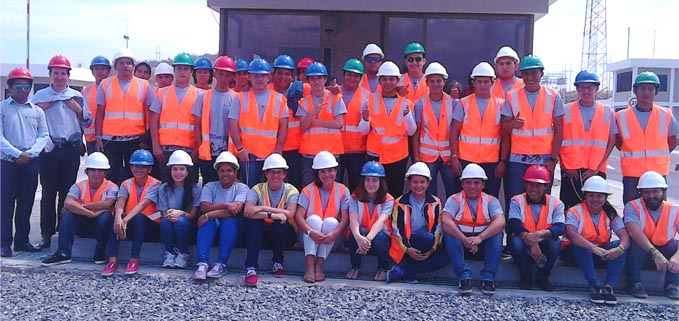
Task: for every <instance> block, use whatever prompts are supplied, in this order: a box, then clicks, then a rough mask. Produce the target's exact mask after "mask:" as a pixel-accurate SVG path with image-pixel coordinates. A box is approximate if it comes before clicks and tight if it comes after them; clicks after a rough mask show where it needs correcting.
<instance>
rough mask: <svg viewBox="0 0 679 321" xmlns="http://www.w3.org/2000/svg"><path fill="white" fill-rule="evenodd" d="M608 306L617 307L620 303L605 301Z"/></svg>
mask: <svg viewBox="0 0 679 321" xmlns="http://www.w3.org/2000/svg"><path fill="white" fill-rule="evenodd" d="M604 303H605V304H606V305H617V304H618V301H604Z"/></svg>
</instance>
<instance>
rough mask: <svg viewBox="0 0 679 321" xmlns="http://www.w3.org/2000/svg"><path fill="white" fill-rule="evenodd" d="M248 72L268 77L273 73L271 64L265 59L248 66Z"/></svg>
mask: <svg viewBox="0 0 679 321" xmlns="http://www.w3.org/2000/svg"><path fill="white" fill-rule="evenodd" d="M248 72H249V73H251V74H256V75H268V74H270V73H271V64H269V62H268V61H266V59H263V58H257V59H254V60H252V61H251V62H250V65H249V66H248Z"/></svg>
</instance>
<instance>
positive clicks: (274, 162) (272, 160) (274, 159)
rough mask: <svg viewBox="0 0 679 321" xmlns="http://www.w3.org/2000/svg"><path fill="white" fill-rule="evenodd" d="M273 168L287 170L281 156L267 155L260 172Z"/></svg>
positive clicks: (286, 163) (286, 164)
mask: <svg viewBox="0 0 679 321" xmlns="http://www.w3.org/2000/svg"><path fill="white" fill-rule="evenodd" d="M274 168H282V169H288V168H289V167H288V162H286V161H285V158H283V156H281V154H278V153H273V154H271V155H269V157H267V158H266V159H265V160H264V166H263V167H262V170H263V171H265V170H267V169H274Z"/></svg>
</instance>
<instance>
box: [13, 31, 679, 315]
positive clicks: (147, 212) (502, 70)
mask: <svg viewBox="0 0 679 321" xmlns="http://www.w3.org/2000/svg"><path fill="white" fill-rule="evenodd" d="M403 57H404V58H403V64H404V65H405V69H406V70H405V73H401V70H400V69H399V67H398V66H397V64H396V63H395V62H393V61H385V55H384V53H383V52H382V49H381V48H380V47H379V46H378V45H377V44H374V43H371V44H368V45H366V47H365V48H364V50H363V53H362V55H361V59H357V58H351V59H348V60H347V61H346V63H345V64H344V66H343V78H342V79H343V80H342V82H343V83H342V84H341V85H340V84H337V82H336V81H332V82H329V81H328V76H329V75H328V70H327V68H326V67H325V66H324V65H323V64H322V63H320V62H316V61H314V60H313V59H311V58H302V59H300V61H299V62H298V63H297V64H295V62H294V60H293V58H292V57H290V56H287V55H280V56H278V57H276V59H275V60H274V61H273V66H272V65H271V64H270V63H269V62H268V61H267V60H266V59H263V58H256V59H253V60H252V61H250V62H248V61H246V60H244V59H236V60H234V59H233V58H232V57H229V56H220V57H218V58H217V59H216V60H215V61H214V63H212V62H211V61H210V60H208V59H205V58H200V59H198V60H195V61H194V59H193V57H192V56H191V55H189V54H187V53H180V54H178V55H177V56H176V57H175V58H174V60H173V61H172V65H169V64H167V63H161V64H159V65H158V66H156V67H155V70H153V75H154V76H155V82H156V84H157V87H154V86H152V85H150V84H149V82H148V81H147V78H149V79H150V75H151V71H152V70H151V68H150V67H149V66H148V65H147V64H144V63H138V64H136V65H135V58H134V56H133V54H132V52H130V51H129V50H128V49H122V50H121V51H119V52H117V53H116V54H115V55H114V59H113V64H111V63H110V62H109V60H108V59H107V58H105V57H103V56H97V57H95V58H94V59H92V63H91V65H90V69H91V70H92V74H93V75H94V77H95V80H96V81H95V83H94V84H93V85H91V86H88V87H85V88H84V89H83V91H82V93H80V92H78V91H75V90H73V89H72V88H70V87H69V86H68V77H69V75H70V70H71V65H70V62H69V61H68V59H67V58H66V57H64V56H62V55H57V56H55V57H53V58H52V59H51V60H50V62H49V64H48V69H49V72H50V79H51V85H50V86H49V87H47V88H45V89H42V90H39V91H38V92H36V93H35V95H34V96H33V97H32V98H31V99H30V101H29V99H28V96H29V92H30V90H31V88H32V77H31V74H30V72H29V71H28V70H26V69H24V68H16V69H14V70H12V71H10V73H9V75H8V85H9V92H10V97H9V98H8V99H6V100H5V101H3V103H2V109H1V111H2V137H1V140H2V141H1V142H2V169H1V170H2V247H1V249H2V253H1V254H2V256H3V257H7V256H11V255H12V249H11V246H12V244H13V245H14V247H13V248H14V251H30V252H33V251H40V250H41V249H43V248H50V246H51V238H52V235H54V234H55V232H56V231H57V224H56V223H57V217H59V219H58V221H59V224H58V232H59V237H58V239H59V245H58V248H57V251H56V252H55V253H54V254H53V255H52V256H50V257H48V258H47V259H45V260H44V261H43V262H42V263H43V265H46V266H49V265H54V264H61V263H66V262H69V261H70V260H71V248H72V244H73V239H74V235H75V234H76V232H77V234H79V235H84V236H89V237H92V238H95V239H96V241H97V242H96V246H95V253H94V256H93V260H94V262H95V263H101V264H106V266H105V268H104V270H103V272H102V274H103V275H104V276H110V275H112V274H114V273H115V272H116V271H117V268H118V260H117V256H118V246H119V243H120V241H121V240H130V241H132V253H131V256H130V257H131V259H130V260H129V262H128V263H127V266H126V268H125V273H126V274H134V273H136V272H137V270H138V268H139V255H140V251H141V247H142V244H143V242H144V241H145V240H154V239H159V238H160V239H162V241H163V243H164V245H165V255H164V261H163V263H162V266H163V267H168V268H174V267H176V268H186V267H188V266H189V264H190V262H191V258H190V257H189V255H188V246H189V243H190V242H192V241H193V240H195V242H196V253H197V255H196V258H195V262H196V271H195V274H194V277H195V278H196V279H205V278H207V277H211V278H218V277H221V276H223V275H224V274H225V273H226V264H227V262H228V260H229V256H230V253H231V251H232V249H233V248H234V247H236V246H242V247H245V248H247V255H246V258H245V262H244V265H245V268H246V274H245V283H246V284H248V285H252V286H254V285H256V284H257V282H258V278H257V271H258V269H259V264H258V256H259V251H260V249H261V248H262V247H263V246H270V247H271V248H272V252H273V259H272V261H273V262H272V263H273V270H272V273H273V275H274V276H283V275H285V268H284V255H283V254H284V252H285V251H286V250H289V249H290V248H291V247H292V246H293V245H294V244H295V243H297V242H298V243H299V244H300V245H302V246H303V247H304V252H305V257H306V272H305V274H304V277H303V279H304V281H305V282H309V283H313V282H321V281H323V280H324V279H325V273H324V268H323V266H324V263H325V260H326V259H327V257H328V255H329V254H330V253H331V252H332V250H333V249H334V248H336V247H340V246H342V244H343V243H344V242H343V241H344V240H346V241H347V245H348V248H349V253H350V256H351V269H350V271H348V272H347V274H346V277H347V278H349V279H356V278H358V277H359V274H360V270H361V258H362V256H364V255H366V254H368V253H371V254H374V255H376V256H377V259H378V270H377V271H375V275H374V277H373V278H374V280H377V281H386V282H394V281H404V282H416V281H417V275H418V274H421V273H425V272H429V271H433V270H437V269H441V268H443V267H445V266H446V265H447V264H448V263H451V265H452V267H453V270H454V272H455V274H456V275H457V277H458V280H459V292H460V293H461V294H463V295H467V294H470V293H472V273H471V270H470V269H469V267H468V265H467V263H466V262H465V259H467V258H470V257H476V258H478V259H482V260H483V261H484V267H483V269H482V270H481V272H480V275H481V279H482V280H481V281H482V282H481V290H482V292H483V293H486V294H490V295H492V294H494V293H495V274H496V271H497V267H498V265H499V261H500V256H501V252H502V251H503V243H506V244H507V246H506V248H507V249H509V251H510V252H511V255H512V256H513V258H514V261H515V263H516V264H517V265H518V267H519V270H520V277H521V281H520V286H521V288H523V289H530V288H531V287H532V286H533V283H535V284H536V285H537V286H539V287H540V288H541V289H543V290H547V291H550V290H552V289H553V286H552V285H551V283H550V281H549V277H550V271H551V269H552V267H553V266H554V263H555V262H556V260H557V259H558V258H559V257H560V256H561V257H562V258H563V259H564V261H565V262H566V263H570V264H573V265H576V266H577V267H579V268H580V269H581V270H582V271H583V275H584V276H585V278H586V280H587V282H588V284H589V285H590V287H591V291H592V293H591V296H592V301H593V302H596V303H607V304H615V302H616V299H615V296H614V294H613V287H614V286H615V285H616V283H617V279H618V277H619V275H620V274H621V273H622V271H623V270H625V272H626V282H627V285H628V290H629V291H630V293H631V294H632V295H635V296H639V297H644V296H646V291H645V290H644V287H643V285H642V284H641V282H640V274H639V269H640V268H642V267H644V266H646V265H649V264H652V263H655V267H656V268H657V269H658V270H659V271H665V272H666V276H665V284H664V289H665V293H666V295H667V296H668V297H671V298H673V299H679V290H678V289H677V285H678V284H679V274H678V273H679V252H678V251H677V245H678V244H679V234H677V231H678V229H679V214H678V213H677V211H678V209H679V205H677V204H671V203H668V202H667V201H665V199H666V198H667V197H666V193H667V187H668V186H667V183H666V176H667V175H668V174H669V167H670V152H671V151H672V150H673V149H674V148H675V146H676V144H677V140H676V138H677V134H678V133H679V124H678V123H677V121H676V119H675V118H674V117H673V116H672V113H671V111H669V110H668V109H667V108H664V107H661V106H658V105H655V104H654V97H655V95H656V94H657V91H658V88H659V85H660V80H659V78H658V76H657V75H655V74H654V73H652V72H642V73H640V74H639V75H638V76H637V78H636V79H635V81H634V86H633V88H634V93H635V95H636V96H637V104H636V106H634V107H630V108H627V109H624V110H621V111H619V112H614V111H613V109H612V108H610V107H608V106H605V105H603V104H601V103H600V102H597V101H596V99H595V97H596V92H597V90H598V89H599V85H600V82H599V79H598V78H597V76H596V74H593V73H591V72H588V71H582V72H580V73H579V74H578V75H577V76H576V79H575V87H576V89H577V92H578V100H577V101H574V102H572V103H569V104H564V103H563V102H562V100H561V97H560V95H559V94H558V92H556V91H555V90H553V89H550V88H548V87H546V86H543V85H541V84H540V80H541V78H542V76H543V75H544V65H543V63H542V61H541V59H540V58H538V57H536V56H532V55H528V56H525V57H523V59H519V56H518V54H517V53H516V52H515V51H514V50H513V49H512V48H510V47H502V48H500V50H499V51H498V53H497V55H496V57H495V59H494V61H493V63H494V66H493V65H491V64H490V63H488V62H480V63H479V64H478V65H476V66H475V67H474V68H473V70H472V73H471V75H470V79H471V84H472V87H473V93H471V94H470V95H468V96H465V97H463V98H461V99H460V98H458V97H454V96H451V95H449V94H448V93H446V92H445V91H444V86H445V84H446V81H447V80H448V76H449V75H448V73H447V70H446V68H445V67H444V66H443V65H442V64H441V63H439V62H431V63H429V64H428V65H427V57H426V52H425V48H424V46H423V45H422V44H420V43H416V42H413V43H410V44H408V45H407V46H406V48H405V50H404V53H403ZM425 66H426V68H425ZM112 69H115V71H116V74H115V75H113V76H111V71H112ZM517 72H518V73H519V74H520V76H521V78H518V77H516V74H517ZM496 75H497V76H496ZM295 76H296V77H297V79H295ZM192 78H193V84H192ZM83 136H84V142H83ZM616 146H617V148H618V149H619V150H620V151H621V168H622V174H623V185H624V196H623V198H624V199H623V201H624V203H625V210H624V213H623V215H618V214H617V213H616V211H615V209H614V208H613V207H612V206H611V205H610V204H609V203H608V202H607V197H608V195H610V191H609V189H608V185H607V183H606V181H605V177H606V169H607V160H608V157H609V155H610V153H611V151H612V149H613V148H614V147H616ZM85 152H87V153H88V154H89V155H88V157H87V159H86V161H85V172H86V174H87V179H86V180H84V181H81V182H77V183H76V182H75V180H76V176H77V171H78V168H79V164H80V155H84V153H85ZM558 163H560V165H559V166H560V167H561V175H562V187H561V192H560V195H559V197H558V198H557V197H555V196H552V195H550V191H551V183H552V182H553V180H554V170H555V168H556V166H557V164H558ZM409 164H410V166H409ZM345 174H346V177H347V180H346V182H347V184H346V185H345V184H343V182H344V181H345V180H344V177H345ZM439 175H440V177H441V179H442V182H443V186H444V190H445V191H442V193H445V197H441V198H440V197H439V195H441V194H440V193H439V191H438V190H437V181H438V177H439ZM38 176H39V177H40V182H41V184H42V189H43V190H42V200H41V206H40V207H41V224H40V225H41V234H42V236H43V237H42V240H41V242H40V243H39V244H37V245H35V246H34V245H32V244H30V243H29V240H28V234H29V231H30V223H29V217H30V212H31V207H32V204H33V199H34V195H35V191H36V186H37V180H38ZM156 178H158V179H159V180H158V179H156ZM199 178H202V186H199V185H198V182H199V181H200V180H199ZM406 185H407V189H406V188H405V187H406ZM502 186H504V195H505V202H504V204H502V203H501V202H500V201H499V200H498V197H499V194H500V188H501V187H502ZM406 191H407V192H406ZM404 192H405V193H404ZM57 194H58V195H57ZM441 199H445V202H442V201H441ZM15 205H16V207H15ZM57 213H59V216H57ZM140 214H141V215H140ZM13 220H14V222H15V223H16V229H15V232H14V233H12V231H13ZM128 233H129V234H128ZM216 234H218V235H219V237H218V238H219V241H218V246H219V250H218V256H217V258H216V260H215V261H214V262H213V263H212V265H210V257H209V254H210V249H211V247H212V245H213V243H214V242H215V236H216ZM505 236H506V239H505ZM503 240H504V242H503ZM602 263H603V264H605V265H606V267H607V270H608V276H607V278H606V280H605V282H603V283H602V282H600V280H599V279H598V278H597V275H596V273H595V272H594V268H595V266H597V265H599V264H602Z"/></svg>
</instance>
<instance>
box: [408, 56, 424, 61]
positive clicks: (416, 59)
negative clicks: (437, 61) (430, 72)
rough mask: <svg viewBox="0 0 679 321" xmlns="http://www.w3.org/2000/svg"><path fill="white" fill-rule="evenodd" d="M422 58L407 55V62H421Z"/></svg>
mask: <svg viewBox="0 0 679 321" xmlns="http://www.w3.org/2000/svg"><path fill="white" fill-rule="evenodd" d="M422 59H424V58H422V57H408V62H413V61H417V62H421V61H422Z"/></svg>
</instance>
